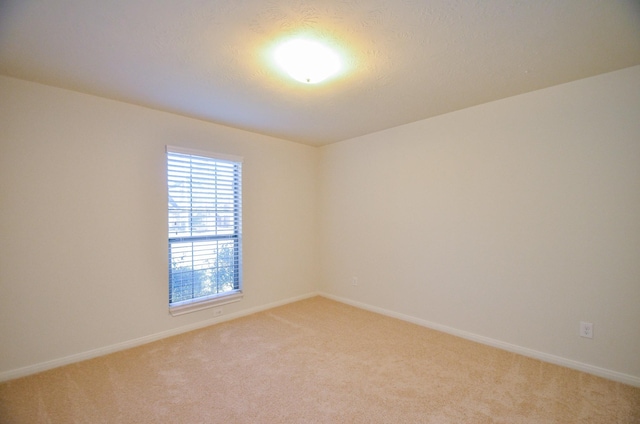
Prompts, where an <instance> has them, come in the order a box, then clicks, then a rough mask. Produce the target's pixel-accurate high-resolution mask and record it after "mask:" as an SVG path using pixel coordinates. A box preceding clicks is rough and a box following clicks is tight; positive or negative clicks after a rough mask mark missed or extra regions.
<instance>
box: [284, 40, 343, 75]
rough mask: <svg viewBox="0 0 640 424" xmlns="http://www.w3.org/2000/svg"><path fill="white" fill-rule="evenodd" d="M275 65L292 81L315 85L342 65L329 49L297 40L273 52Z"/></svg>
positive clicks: (313, 42)
mask: <svg viewBox="0 0 640 424" xmlns="http://www.w3.org/2000/svg"><path fill="white" fill-rule="evenodd" d="M275 60H276V63H277V64H278V65H279V66H280V67H281V68H282V69H284V70H285V71H286V72H287V73H288V74H289V75H290V76H291V77H292V78H293V79H295V80H297V81H300V82H303V83H305V84H316V83H319V82H321V81H323V80H325V79H327V78H329V77H330V76H332V75H334V74H336V73H337V72H338V71H339V70H340V68H341V67H342V64H341V62H340V57H339V56H338V55H337V54H336V53H335V52H334V51H332V50H331V49H329V48H328V47H326V46H325V45H323V44H320V43H318V42H316V41H311V40H306V39H302V38H297V39H294V40H290V41H287V42H285V43H283V44H281V45H280V46H279V47H278V48H276V50H275Z"/></svg>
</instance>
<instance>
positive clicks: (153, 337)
mask: <svg viewBox="0 0 640 424" xmlns="http://www.w3.org/2000/svg"><path fill="white" fill-rule="evenodd" d="M318 295H319V293H315V292H314V293H307V294H304V295H301V296H296V297H292V298H288V299H284V300H279V301H277V302H272V303H268V304H266V305H261V306H257V307H255V308H250V309H245V310H242V311H239V312H236V313H232V314H228V315H222V316H220V317H216V318H213V319H208V320H205V321H200V322H196V323H193V324H189V325H185V326H182V327H178V328H173V329H171V330H167V331H162V332H160V333H156V334H150V335H148V336H143V337H139V338H137V339H133V340H127V341H125V342H122V343H116V344H113V345H109V346H104V347H101V348H98V349H93V350H89V351H86V352H81V353H77V354H75V355H70V356H65V357H62V358H58V359H53V360H51V361H46V362H41V363H38V364H35V365H29V366H26V367H22V368H18V369H14V370H9V371H5V372H2V373H0V382H3V381H8V380H13V379H15V378H20V377H25V376H27V375H31V374H35V373H38V372H42V371H46V370H50V369H53V368H58V367H61V366H63V365H69V364H73V363H75V362H80V361H85V360H87V359H91V358H96V357H98V356H103V355H107V354H109V353H114V352H118V351H121V350H125V349H130V348H132V347H136V346H140V345H143V344H147V343H151V342H155V341H157V340H161V339H165V338H167V337H171V336H176V335H178V334H182V333H186V332H189V331H193V330H197V329H199V328H204V327H208V326H210V325H213V324H219V323H221V322H225V321H230V320H232V319H236V318H240V317H244V316H247V315H251V314H255V313H257V312H262V311H265V310H267V309H272V308H276V307H278V306H282V305H286V304H288V303H293V302H297V301H300V300H304V299H308V298H310V297H314V296H318Z"/></svg>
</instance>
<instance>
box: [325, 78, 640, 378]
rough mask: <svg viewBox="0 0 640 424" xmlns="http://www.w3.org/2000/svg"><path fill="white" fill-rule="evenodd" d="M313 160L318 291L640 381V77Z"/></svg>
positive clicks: (523, 101) (379, 136)
mask: <svg viewBox="0 0 640 424" xmlns="http://www.w3.org/2000/svg"><path fill="white" fill-rule="evenodd" d="M428 101H429V99H425V102H428ZM321 154H322V159H321V194H322V195H321V205H322V210H321V212H322V213H321V228H322V231H321V237H322V241H321V252H322V266H321V269H322V270H323V283H322V288H321V290H322V291H323V292H326V293H329V294H331V295H333V296H336V297H338V298H340V299H342V300H347V301H350V302H357V303H358V304H362V305H368V306H372V307H375V308H378V309H381V310H385V311H391V312H393V313H397V314H402V315H404V316H408V317H414V318H417V319H419V320H422V321H423V322H428V323H435V324H437V325H438V326H442V327H445V328H448V329H450V330H455V331H460V332H464V333H466V334H467V335H472V336H477V337H478V338H485V339H486V340H493V341H498V342H499V343H503V344H505V345H512V346H514V347H518V349H520V350H530V352H532V351H535V352H541V353H544V354H545V355H548V357H551V356H557V357H558V358H565V359H568V360H570V361H577V362H580V363H586V364H590V365H591V366H594V367H602V368H604V369H607V370H611V371H614V372H618V373H622V374H625V375H627V376H629V375H630V376H635V378H636V379H637V382H640V67H634V68H629V69H626V70H623V71H620V72H615V73H611V74H605V75H601V76H598V77H595V78H590V79H585V80H581V81H577V82H574V83H570V84H565V85H561V86H557V87H553V88H549V89H545V90H540V91H537V92H533V93H530V94H526V95H521V96H517V97H512V98H509V99H505V100H501V101H497V102H493V103H489V104H485V105H481V106H477V107H473V108H470V109H466V110H462V111H458V112H455V113H450V114H447V115H443V116H439V117H436V118H432V119H428V120H424V121H420V122H416V123H412V124H408V125H404V126H401V127H397V128H393V129H390V130H387V131H382V132H378V133H375V134H370V135H367V136H363V137H358V138H355V139H352V140H348V141H344V142H341V143H336V144H332V145H329V146H326V147H324V148H322V149H321ZM352 276H357V277H358V285H357V286H352V285H351V277H352ZM580 321H589V322H592V323H594V332H595V337H594V338H593V339H592V340H588V339H584V338H580V337H579V336H578V328H579V322H580ZM518 349H516V350H518Z"/></svg>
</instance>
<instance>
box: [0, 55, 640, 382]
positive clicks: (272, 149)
mask: <svg viewBox="0 0 640 424" xmlns="http://www.w3.org/2000/svg"><path fill="white" fill-rule="evenodd" d="M0 98H1V99H2V101H1V102H0V234H1V237H0V289H1V290H2V296H0V376H3V377H5V378H7V377H11V376H16V375H18V374H20V372H22V371H20V370H23V371H24V370H26V371H34V370H37V369H39V367H40V368H46V367H47V366H51V365H56V364H59V363H61V362H64V358H67V359H69V358H71V359H74V358H76V359H81V358H82V357H83V353H84V352H96V351H98V352H99V351H105V350H109V349H111V350H113V349H115V348H119V347H127V346H128V345H129V344H130V341H132V340H133V341H135V340H138V341H144V340H145V338H148V337H153V336H154V335H164V334H168V333H171V332H172V331H179V330H180V329H183V328H188V327H190V326H194V325H201V324H206V323H208V322H211V321H212V320H214V321H215V319H214V317H213V313H212V312H213V311H212V310H205V311H200V312H196V313H193V314H188V315H183V316H180V317H171V316H170V315H169V314H168V311H167V305H166V303H167V276H166V267H167V253H166V210H165V208H166V194H165V163H164V160H165V159H164V146H165V144H171V145H183V146H186V147H192V148H197V149H207V150H212V151H217V152H221V153H228V154H234V155H240V156H243V157H244V158H245V162H244V254H245V256H244V277H245V292H246V296H245V299H244V300H243V301H242V302H239V303H235V304H232V305H227V306H225V307H224V316H225V317H229V316H234V315H238V314H242V313H246V312H250V311H252V310H256V309H259V308H264V307H269V306H270V305H273V304H276V303H278V302H284V301H288V300H290V299H295V298H298V297H300V296H305V295H308V294H310V293H314V292H316V291H318V290H319V291H321V292H323V293H326V294H328V295H330V296H334V297H336V298H339V299H341V300H344V301H348V302H353V303H358V304H360V305H364V306H367V307H371V308H377V309H379V310H383V311H387V312H391V313H395V314H397V315H398V316H403V317H409V318H412V319H413V318H415V320H417V321H419V322H425V323H431V324H435V325H436V326H440V327H441V328H443V329H449V330H453V331H454V332H456V331H457V332H459V333H461V334H464V335H472V336H477V338H478V339H481V340H485V341H487V340H488V341H497V342H498V343H502V344H503V345H504V346H513V347H515V348H516V350H518V349H520V350H525V351H526V350H529V351H531V352H541V353H542V354H543V355H548V357H558V358H564V359H566V361H565V362H566V363H569V364H570V363H571V362H572V361H573V362H575V363H577V364H587V365H588V366H589V367H592V370H593V369H596V368H598V367H601V368H602V369H603V370H604V371H606V372H609V373H610V374H611V375H612V376H614V377H616V376H617V374H616V373H618V374H619V375H621V376H622V377H623V378H622V380H624V379H625V378H626V377H630V379H631V380H633V382H635V383H639V382H640V360H639V359H638V358H640V333H639V332H638V322H640V307H638V305H640V218H639V217H640V142H639V140H640V119H638V117H639V116H640V67H634V68H629V69H626V70H623V71H620V72H615V73H611V74H605V75H601V76H598V77H595V78H590V79H586V80H582V81H577V82H574V83H571V84H565V85H562V86H558V87H553V88H550V89H545V90H540V91H537V92H534V93H530V94H526V95H522V96H517V97H512V98H509V99H505V100H501V101H498V102H493V103H489V104H485V105H481V106H478V107H474V108H470V109H466V110H463V111H459V112H455V113H450V114H447V115H443V116H439V117H436V118H432V119H428V120H424V121H420V122H416V123H413V124H409V125H405V126H401V127H398V128H394V129H390V130H387V131H382V132H378V133H375V134H371V135H368V136H364V137H359V138H356V139H352V140H347V141H344V142H341V143H336V144H333V145H330V146H326V147H324V148H320V149H317V148H311V147H307V146H302V145H299V144H295V143H290V142H287V141H283V140H278V139H274V138H269V137H265V136H262V135H258V134H253V133H249V132H244V131H239V130H235V129H230V128H226V127H222V126H218V125H214V124H210V123H205V122H202V121H197V120H192V119H188V118H184V117H180V116H176V115H172V114H167V113H162V112H158V111H154V110H150V109H145V108H141V107H138V106H133V105H128V104H124V103H119V102H114V101H110V100H106V99H101V98H97V97H93V96H88V95H83V94H78V93H74V92H70V91H65V90H60V89H56V88H51V87H47V86H42V85H38V84H33V83H29V82H25V81H20V80H16V79H11V78H6V77H0ZM425 101H428V99H425ZM352 276H357V277H358V278H359V284H358V286H352V285H351V277H352ZM581 320H585V321H590V322H593V323H594V325H595V337H594V339H593V340H587V339H583V338H580V337H578V323H579V321H581ZM61 358H62V360H61ZM56 361H57V362H56ZM43 364H44V365H43ZM16 370H17V371H16ZM26 371H25V372H26Z"/></svg>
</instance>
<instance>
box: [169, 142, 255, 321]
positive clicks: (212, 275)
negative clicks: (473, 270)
mask: <svg viewBox="0 0 640 424" xmlns="http://www.w3.org/2000/svg"><path fill="white" fill-rule="evenodd" d="M167 186H168V200H169V204H168V207H169V311H170V312H171V314H172V315H179V314H182V313H187V312H192V311H195V310H199V309H203V308H207V307H211V306H215V305H221V304H223V303H228V302H233V301H237V300H240V299H241V298H242V225H241V224H242V207H241V206H242V197H241V186H242V159H241V158H238V157H232V156H223V155H217V154H210V153H205V152H198V151H193V150H188V149H182V148H178V147H171V146H167Z"/></svg>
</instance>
